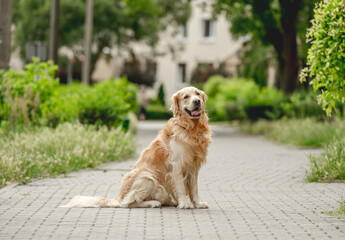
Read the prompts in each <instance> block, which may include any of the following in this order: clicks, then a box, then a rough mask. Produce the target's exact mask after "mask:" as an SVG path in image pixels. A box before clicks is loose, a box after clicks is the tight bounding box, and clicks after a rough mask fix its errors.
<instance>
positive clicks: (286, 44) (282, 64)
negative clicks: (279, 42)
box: [279, 28, 298, 93]
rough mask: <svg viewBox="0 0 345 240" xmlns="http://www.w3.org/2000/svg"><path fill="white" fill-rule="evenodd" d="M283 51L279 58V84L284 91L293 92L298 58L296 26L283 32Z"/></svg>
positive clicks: (296, 76)
mask: <svg viewBox="0 0 345 240" xmlns="http://www.w3.org/2000/svg"><path fill="white" fill-rule="evenodd" d="M283 35H284V39H283V51H282V54H281V58H280V59H279V75H280V76H279V86H280V88H281V89H282V90H283V91H284V92H286V93H290V92H293V91H294V90H295V89H296V87H297V78H298V58H297V42H296V28H295V29H292V30H291V31H289V32H284V34H283Z"/></svg>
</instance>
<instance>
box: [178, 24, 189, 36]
mask: <svg viewBox="0 0 345 240" xmlns="http://www.w3.org/2000/svg"><path fill="white" fill-rule="evenodd" d="M187 35H188V32H187V25H186V24H184V25H181V26H180V29H179V36H180V39H182V40H185V39H187Z"/></svg>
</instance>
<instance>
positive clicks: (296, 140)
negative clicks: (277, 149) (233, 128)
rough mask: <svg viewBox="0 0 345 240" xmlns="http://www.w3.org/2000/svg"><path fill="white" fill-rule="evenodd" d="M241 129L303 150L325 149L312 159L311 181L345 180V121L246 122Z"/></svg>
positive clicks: (309, 173) (292, 120) (309, 175)
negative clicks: (303, 148) (312, 148)
mask: <svg viewBox="0 0 345 240" xmlns="http://www.w3.org/2000/svg"><path fill="white" fill-rule="evenodd" d="M240 129H241V130H242V131H244V132H246V133H250V134H264V135H265V136H266V137H267V138H268V139H271V140H274V141H277V142H280V143H284V144H290V145H295V146H300V147H323V151H322V152H321V154H320V155H319V156H309V159H310V169H309V171H308V173H307V180H308V181H310V182H331V181H344V180H345V121H344V120H334V121H325V122H321V121H317V120H315V119H289V120H278V121H273V122H270V121H264V120H261V121H257V122H255V123H244V124H241V125H240Z"/></svg>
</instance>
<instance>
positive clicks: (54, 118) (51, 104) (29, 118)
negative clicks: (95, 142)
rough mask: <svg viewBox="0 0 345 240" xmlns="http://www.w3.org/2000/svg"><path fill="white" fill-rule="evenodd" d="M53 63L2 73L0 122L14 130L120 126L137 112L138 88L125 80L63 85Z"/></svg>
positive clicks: (0, 76) (41, 63) (37, 63)
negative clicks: (71, 124)
mask: <svg viewBox="0 0 345 240" xmlns="http://www.w3.org/2000/svg"><path fill="white" fill-rule="evenodd" d="M56 70H57V67H56V66H55V65H53V64H52V62H39V61H38V59H34V60H33V63H30V64H28V65H26V66H25V71H22V72H15V71H13V70H9V71H7V72H2V73H0V121H8V122H9V123H10V126H11V128H12V129H13V127H19V126H21V125H48V126H52V127H55V126H57V125H58V124H59V123H63V122H66V121H68V122H74V121H76V120H79V121H80V122H81V123H85V124H95V125H107V126H108V127H117V126H119V125H123V124H124V123H126V122H127V115H128V113H129V112H131V111H132V112H137V109H138V100H137V93H138V89H137V87H136V86H135V85H134V84H131V83H129V82H128V81H127V80H126V79H119V80H108V81H105V82H102V83H99V84H96V85H94V86H91V87H90V86H86V85H82V84H72V85H68V86H66V85H60V84H59V82H58V80H57V79H55V77H54V75H55V71H56Z"/></svg>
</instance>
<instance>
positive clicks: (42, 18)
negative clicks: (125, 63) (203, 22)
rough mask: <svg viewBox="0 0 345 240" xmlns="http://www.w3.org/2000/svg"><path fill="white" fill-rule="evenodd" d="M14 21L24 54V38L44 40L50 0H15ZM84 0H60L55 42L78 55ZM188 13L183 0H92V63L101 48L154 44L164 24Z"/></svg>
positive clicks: (183, 18) (178, 21)
mask: <svg viewBox="0 0 345 240" xmlns="http://www.w3.org/2000/svg"><path fill="white" fill-rule="evenodd" d="M14 2H15V7H14V23H15V24H16V26H17V31H16V35H15V39H16V43H17V45H18V46H19V47H20V48H21V51H22V55H24V53H25V44H26V43H27V42H28V41H48V33H49V21H48V19H49V10H50V3H49V2H50V1H45V0H17V1H14ZM84 14H85V1H84V0H74V1H70V0H60V24H59V32H60V34H59V44H60V46H67V47H69V48H71V49H72V50H73V51H74V52H75V55H80V54H82V52H81V47H80V46H82V41H83V31H84ZM189 15H190V3H189V1H187V0H183V1H175V0H155V1H152V0H97V1H94V25H93V44H94V45H95V46H96V49H97V50H96V52H95V53H94V55H93V57H92V62H93V64H92V65H94V63H95V62H96V60H97V59H98V57H99V56H100V54H101V53H102V51H103V48H104V47H112V46H114V45H117V46H120V47H123V48H128V47H129V43H131V42H133V41H134V42H139V41H140V42H145V43H147V44H148V45H149V46H152V47H154V46H155V45H156V44H157V42H158V40H159V37H158V35H159V33H160V32H161V31H163V30H164V29H166V27H167V26H174V25H175V26H178V25H180V24H183V23H185V22H186V21H187V20H188V18H189Z"/></svg>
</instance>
